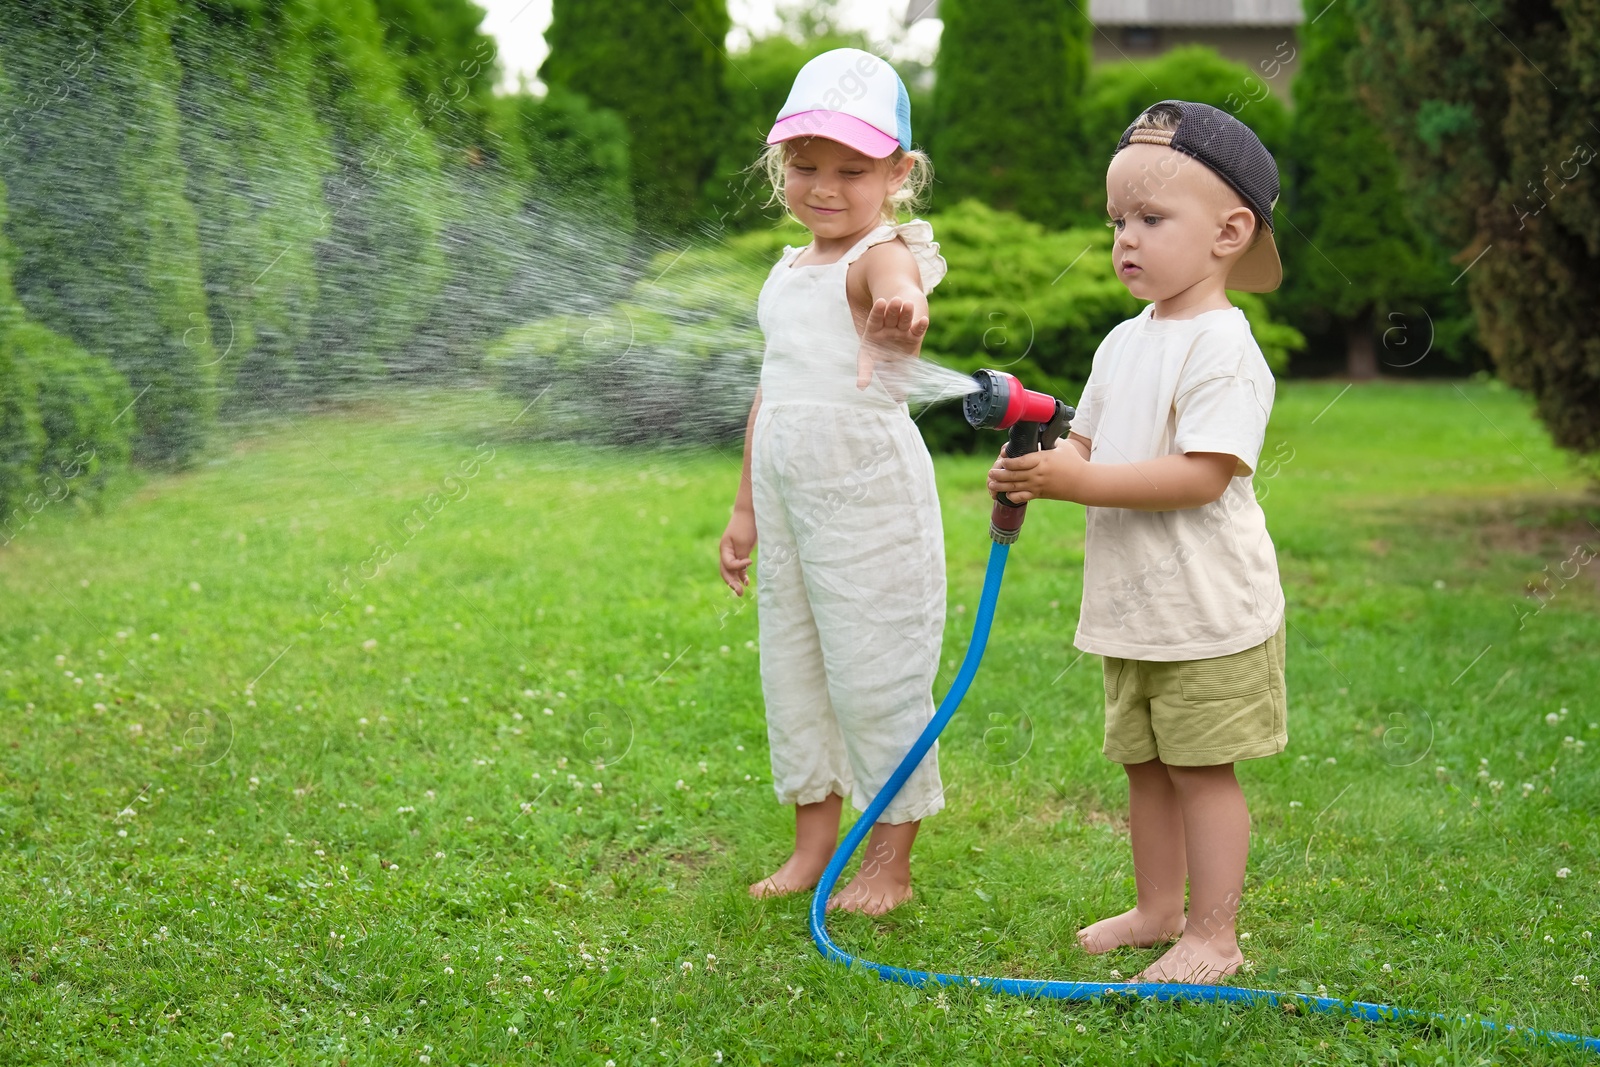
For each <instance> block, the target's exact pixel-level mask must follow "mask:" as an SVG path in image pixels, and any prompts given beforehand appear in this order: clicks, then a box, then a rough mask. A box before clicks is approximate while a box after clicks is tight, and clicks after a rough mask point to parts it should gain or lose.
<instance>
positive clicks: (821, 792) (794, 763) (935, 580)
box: [721, 48, 946, 915]
mask: <svg viewBox="0 0 1600 1067" xmlns="http://www.w3.org/2000/svg"><path fill="white" fill-rule="evenodd" d="M767 145H768V148H767V151H766V153H765V155H764V157H763V163H764V164H765V168H766V171H767V174H768V176H769V178H770V179H771V180H772V185H773V202H779V203H782V204H783V206H784V207H785V209H786V210H787V211H788V212H789V214H790V215H792V216H793V217H794V218H796V219H798V220H799V221H800V222H801V223H802V224H804V225H805V227H806V228H807V229H808V230H810V231H811V235H812V241H811V243H810V244H809V245H807V246H806V247H804V248H792V247H787V246H786V247H785V248H784V251H783V256H782V257H781V258H780V259H779V261H778V263H777V265H776V266H774V267H773V268H772V271H771V273H770V274H769V275H768V276H767V280H766V284H765V285H764V286H763V287H762V290H761V297H760V300H759V303H758V305H757V308H758V317H759V319H760V323H761V329H762V332H763V334H764V335H765V337H766V353H765V357H764V359H763V363H762V368H761V382H760V386H759V387H758V388H757V390H756V397H755V403H754V404H752V405H751V408H750V419H749V422H748V423H747V425H746V433H745V448H744V473H743V476H742V477H741V478H740V481H739V492H738V495H737V497H736V498H735V500H734V505H733V516H732V518H731V519H730V520H729V522H728V528H727V531H726V532H725V533H724V534H723V536H722V545H721V569H722V579H723V581H725V582H726V583H727V584H728V586H729V588H731V589H732V590H733V591H734V593H735V594H737V595H739V596H743V595H744V589H745V586H746V583H747V581H748V578H747V575H748V570H749V566H750V563H751V551H752V549H753V548H754V547H755V544H756V540H757V537H758V535H759V538H760V541H761V560H760V563H759V564H758V565H757V569H756V574H757V577H758V578H759V597H760V599H759V604H760V629H761V689H762V695H763V697H764V699H765V702H766V707H767V737H768V740H769V742H770V744H771V749H772V775H773V788H774V790H775V791H776V792H777V795H778V800H779V802H781V803H784V804H793V805H795V847H794V854H793V855H791V856H790V857H789V859H788V860H787V862H785V863H784V864H783V865H782V866H781V867H779V868H778V869H777V870H776V871H775V872H773V873H772V874H771V875H769V876H768V877H766V878H763V879H762V880H761V881H759V882H756V883H755V884H754V885H752V886H751V887H750V892H751V894H752V895H754V896H758V897H759V896H766V895H769V894H779V893H792V892H797V891H801V890H805V889H809V888H811V887H812V886H814V885H816V883H817V880H818V879H819V878H820V877H821V876H822V871H823V870H824V868H826V867H827V864H828V860H829V858H830V857H831V856H832V854H833V851H834V848H835V846H836V844H837V842H838V837H839V816H840V811H841V808H842V805H843V798H844V797H845V796H847V795H848V796H850V797H851V800H852V802H853V803H854V804H855V806H856V807H857V808H858V809H864V808H865V807H866V806H867V804H868V803H870V802H871V799H872V797H873V796H875V795H876V793H877V791H878V790H879V789H880V788H881V787H882V786H883V784H884V782H885V781H887V780H888V777H889V774H890V773H891V772H892V771H893V770H894V768H895V766H896V765H897V764H898V763H899V762H900V760H901V758H902V757H904V755H905V753H906V751H907V750H908V749H909V748H910V747H911V743H912V741H913V740H915V739H916V736H917V734H918V733H919V732H920V731H921V730H922V728H923V726H925V725H926V724H927V722H928V720H929V719H930V718H932V716H933V712H934V703H933V693H932V685H933V678H934V674H935V673H936V671H937V669H938V665H939V644H940V640H941V638H942V637H943V632H944V614H945V576H944V537H943V530H942V527H941V525H940V517H939V500H938V497H937V495H936V494H935V490H934V481H933V462H932V459H931V458H930V457H929V455H928V450H927V447H926V446H925V445H924V444H923V442H922V437H921V435H920V434H919V433H918V432H917V428H916V426H915V424H914V423H913V422H912V421H911V418H910V415H909V413H908V411H907V408H906V405H905V403H904V402H903V401H902V399H901V396H902V395H903V394H901V393H900V392H899V390H898V389H896V390H894V391H891V389H890V388H889V387H888V386H886V385H885V383H884V381H883V377H884V375H883V374H882V373H881V371H882V370H890V369H892V363H893V361H896V360H907V359H911V358H914V357H915V356H916V355H917V353H918V350H919V349H920V347H921V344H922V337H923V334H925V333H926V332H927V329H928V302H927V297H926V296H925V294H926V292H927V290H929V289H931V288H932V287H933V286H934V285H935V284H936V283H937V282H938V281H939V279H940V278H942V277H943V276H944V273H945V270H946V267H945V262H944V260H943V259H942V258H941V257H940V255H939V246H938V244H937V243H936V242H934V241H933V239H932V238H933V229H932V227H931V226H929V225H928V223H927V222H925V221H922V220H920V219H913V220H912V221H910V222H907V223H903V224H896V223H895V218H896V210H897V208H898V207H899V205H901V204H909V203H911V202H912V201H914V199H915V197H916V194H917V192H918V191H919V190H920V189H921V188H922V187H923V186H924V185H925V184H926V182H927V179H928V170H929V164H928V161H927V158H926V157H925V156H924V155H923V154H922V153H921V152H917V151H914V150H913V149H912V148H911V109H910V105H909V103H908V101H907V97H906V90H905V86H904V85H903V84H902V83H901V81H900V77H899V75H897V74H896V73H895V72H894V70H893V68H891V67H890V66H889V64H888V63H886V62H884V61H883V60H882V59H879V58H878V57H877V56H874V55H871V54H870V53H867V52H863V51H860V50H858V49H854V48H840V49H836V50H834V51H831V52H826V53H824V54H822V55H820V56H817V57H816V58H815V59H813V60H811V62H809V63H807V64H806V65H805V67H804V68H803V69H802V70H801V71H800V74H799V75H798V76H797V77H796V78H795V83H794V87H793V88H792V89H791V90H790V93H789V99H788V101H787V102H786V103H785V104H784V106H783V110H781V111H780V112H779V113H778V121H777V124H776V125H775V126H774V127H773V129H772V132H771V134H770V135H769V136H768V138H767ZM880 363H884V366H883V367H882V368H880V367H879V364H880ZM902 365H903V364H902ZM943 806H944V796H943V789H942V787H941V785H940V781H939V766H938V752H937V749H935V750H934V751H931V752H929V754H928V756H927V757H926V758H925V759H924V760H923V762H922V765H921V766H919V767H918V768H917V771H916V773H914V774H913V775H912V776H911V778H910V780H909V781H908V782H907V783H906V785H905V788H904V789H903V790H901V792H900V793H899V795H898V796H897V797H896V798H895V800H894V802H893V803H892V804H891V805H890V806H889V807H888V808H887V809H886V810H885V811H884V813H883V817H882V821H880V822H879V823H878V824H877V825H876V826H874V827H873V832H872V837H871V839H870V840H869V842H868V845H867V850H866V853H865V856H864V857H863V860H862V864H861V870H860V872H859V873H858V874H857V875H856V877H855V878H854V879H853V880H852V881H851V882H850V883H849V885H847V886H845V888H844V889H843V890H841V891H840V892H839V893H838V894H837V895H836V896H835V897H834V898H833V899H832V900H831V901H830V902H829V907H843V908H848V909H851V910H857V911H863V912H867V913H869V914H874V915H877V914H881V913H883V912H885V911H888V910H889V909H890V908H893V907H895V906H896V905H898V904H900V903H903V902H904V901H906V900H909V899H911V866H910V859H911V855H910V854H911V844H912V841H913V840H915V838H916V834H917V827H918V824H919V823H920V821H921V820H922V819H923V818H924V817H926V816H928V815H932V814H933V813H934V812H936V811H938V810H939V809H940V808H942V807H943Z"/></svg>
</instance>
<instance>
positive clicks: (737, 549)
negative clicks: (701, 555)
mask: <svg viewBox="0 0 1600 1067" xmlns="http://www.w3.org/2000/svg"><path fill="white" fill-rule="evenodd" d="M755 547H756V516H755V512H753V511H741V510H739V509H737V508H736V509H734V512H733V517H732V518H731V519H729V520H728V528H727V529H726V530H724V531H723V532H722V545H721V547H720V549H719V557H720V558H719V560H718V564H719V566H720V569H721V571H722V580H723V581H724V582H726V583H727V585H728V588H729V589H732V590H733V595H734V596H744V590H745V587H746V586H747V585H749V584H750V553H751V552H752V551H753V550H754V549H755Z"/></svg>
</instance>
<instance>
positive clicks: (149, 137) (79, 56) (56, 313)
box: [0, 0, 216, 467]
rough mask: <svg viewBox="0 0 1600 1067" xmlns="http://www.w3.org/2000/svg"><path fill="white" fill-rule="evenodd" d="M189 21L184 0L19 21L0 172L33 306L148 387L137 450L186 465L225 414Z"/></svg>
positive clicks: (18, 271) (7, 41)
mask: <svg viewBox="0 0 1600 1067" xmlns="http://www.w3.org/2000/svg"><path fill="white" fill-rule="evenodd" d="M176 17H177V15H176V10H175V6H174V3H173V0H143V2H141V3H138V4H134V5H132V6H129V5H126V4H124V3H110V2H105V0H70V2H62V3H55V4H49V5H35V6H33V7H31V8H30V9H29V11H28V13H27V14H25V15H19V14H12V15H8V17H7V20H6V26H5V32H4V33H0V64H3V65H4V67H5V70H6V74H7V80H8V88H7V89H6V91H5V97H6V101H7V103H8V105H9V106H8V108H7V109H6V110H7V111H9V112H10V114H11V122H10V124H9V126H10V136H11V140H10V143H9V145H8V146H7V149H6V151H5V152H4V153H0V172H3V177H4V179H5V182H6V185H7V189H8V195H9V201H10V216H9V219H8V222H7V235H8V237H9V238H10V243H11V247H12V250H13V256H14V261H13V277H14V279H15V285H16V289H17V294H18V297H19V298H20V300H21V302H22V304H23V306H24V307H25V308H26V309H27V310H28V313H29V315H30V316H31V317H33V318H34V319H36V320H38V321H39V322H42V323H44V324H45V325H47V326H49V327H50V328H51V329H53V330H55V331H57V332H58V333H61V334H64V335H66V336H67V337H70V338H71V339H72V340H73V341H75V342H76V343H78V344H79V345H82V346H83V347H84V348H86V349H88V350H89V351H90V352H92V353H95V354H96V355H100V356H106V357H109V358H110V360H111V362H112V364H113V365H115V366H116V367H117V369H118V370H120V371H121V372H122V373H123V374H124V375H125V376H126V378H127V380H128V382H129V384H130V385H131V386H132V387H133V390H134V393H135V395H136V396H138V402H137V404H136V405H135V407H134V409H133V411H132V412H131V413H130V417H131V418H134V419H136V420H137V425H138V437H137V439H136V441H135V453H136V455H137V456H138V457H139V458H140V459H141V460H144V461H146V462H149V463H152V464H162V465H168V466H172V467H182V466H185V465H187V464H189V463H190V462H192V461H193V459H194V458H195V456H196V454H197V453H198V452H199V450H200V449H201V447H202V446H203V444H204V440H205V435H206V432H207V430H208V428H209V426H210V425H211V422H212V419H213V414H214V401H215V397H214V392H213V382H214V381H215V377H216V369H215V365H216V356H215V354H214V352H213V350H212V348H211V345H210V341H209V334H210V331H209V329H207V317H206V299H205V291H204V287H203V285H202V281H201V269H200V247H199V238H198V236H197V229H196V222H195V213H194V209H193V208H192V207H191V206H190V204H189V202H188V200H186V199H185V197H184V184H185V167H184V164H183V160H182V156H181V154H180V152H179V150H178V142H179V131H180V119H179V113H178V108H177V106H176V93H177V85H178V68H177V64H176V61H175V60H174V58H173V54H172V46H171V43H170V39H169V31H170V28H171V26H172V24H173V21H174V19H175V18H176ZM12 108H18V109H20V110H12Z"/></svg>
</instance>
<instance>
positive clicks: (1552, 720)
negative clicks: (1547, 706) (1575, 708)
mask: <svg viewBox="0 0 1600 1067" xmlns="http://www.w3.org/2000/svg"><path fill="white" fill-rule="evenodd" d="M1544 721H1545V723H1546V724H1548V725H1550V726H1554V725H1555V724H1556V723H1558V722H1560V721H1561V716H1559V715H1557V714H1556V713H1555V712H1553V711H1552V712H1551V713H1550V714H1548V715H1546V716H1545V717H1544Z"/></svg>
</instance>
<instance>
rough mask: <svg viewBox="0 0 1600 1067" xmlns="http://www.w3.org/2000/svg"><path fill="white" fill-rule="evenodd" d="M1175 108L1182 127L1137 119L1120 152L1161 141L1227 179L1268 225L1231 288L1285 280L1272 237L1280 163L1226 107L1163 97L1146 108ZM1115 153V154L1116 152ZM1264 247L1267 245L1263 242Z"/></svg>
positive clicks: (1236, 269)
mask: <svg viewBox="0 0 1600 1067" xmlns="http://www.w3.org/2000/svg"><path fill="white" fill-rule="evenodd" d="M1162 106H1166V107H1171V108H1173V109H1175V110H1176V111H1177V112H1178V116H1179V118H1178V128H1177V129H1176V130H1174V131H1172V132H1171V133H1170V134H1168V133H1166V132H1163V131H1159V130H1150V129H1140V130H1135V126H1137V125H1138V120H1137V119H1135V120H1134V121H1133V122H1132V123H1130V124H1129V125H1128V128H1127V129H1126V130H1123V131H1122V139H1121V140H1120V141H1118V142H1117V152H1120V151H1122V150H1123V149H1124V148H1126V147H1128V145H1130V144H1163V145H1166V146H1167V147H1168V148H1173V149H1176V150H1177V151H1179V152H1182V153H1184V154H1185V155H1190V156H1193V157H1194V158H1195V159H1198V160H1199V161H1200V162H1202V163H1204V164H1205V165H1206V166H1207V167H1209V168H1210V169H1211V170H1213V171H1215V172H1216V174H1217V176H1218V177H1219V178H1221V179H1222V180H1223V181H1225V182H1227V183H1228V185H1229V186H1231V187H1232V188H1233V190H1234V191H1235V192H1237V193H1238V194H1239V195H1240V196H1242V197H1243V198H1244V202H1245V203H1246V204H1248V205H1249V206H1250V209H1251V210H1252V211H1254V212H1255V213H1256V217H1257V218H1259V219H1261V221H1262V222H1264V223H1265V224H1266V229H1265V230H1264V231H1263V232H1262V234H1261V237H1260V239H1259V240H1257V241H1256V242H1255V244H1253V245H1251V247H1250V249H1249V250H1248V251H1246V252H1245V254H1244V255H1243V256H1241V257H1240V258H1239V260H1238V261H1237V262H1236V263H1235V264H1234V266H1233V269H1232V270H1230V271H1229V272H1228V280H1227V286H1228V288H1229V289H1240V290H1243V291H1245V292H1253V293H1266V292H1271V291H1272V290H1273V289H1276V288H1277V287H1278V285H1279V283H1280V282H1281V281H1282V280H1283V266H1282V264H1281V263H1280V262H1279V260H1278V249H1277V245H1276V243H1275V242H1274V240H1273V228H1272V209H1273V208H1274V207H1275V206H1276V205H1277V203H1278V164H1277V162H1276V161H1275V160H1274V159H1273V158H1272V153H1271V152H1268V151H1267V148H1266V146H1265V145H1263V144H1262V143H1261V138H1259V137H1257V136H1256V134H1255V131H1254V130H1252V129H1251V128H1250V127H1248V126H1246V125H1245V124H1244V123H1242V122H1240V121H1239V120H1238V119H1236V118H1234V117H1233V116H1232V115H1230V114H1228V113H1227V112H1226V111H1222V110H1220V109H1219V108H1214V107H1212V106H1211V105H1210V104H1198V103H1195V102H1193V101H1191V100H1163V101H1161V102H1160V103H1158V104H1152V105H1151V106H1150V107H1148V108H1145V111H1146V112H1148V111H1151V110H1153V109H1155V108H1158V107H1162ZM1169 137H1170V140H1169V139H1168V138H1169ZM1112 155H1116V152H1113V153H1112ZM1263 246H1265V247H1263Z"/></svg>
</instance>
